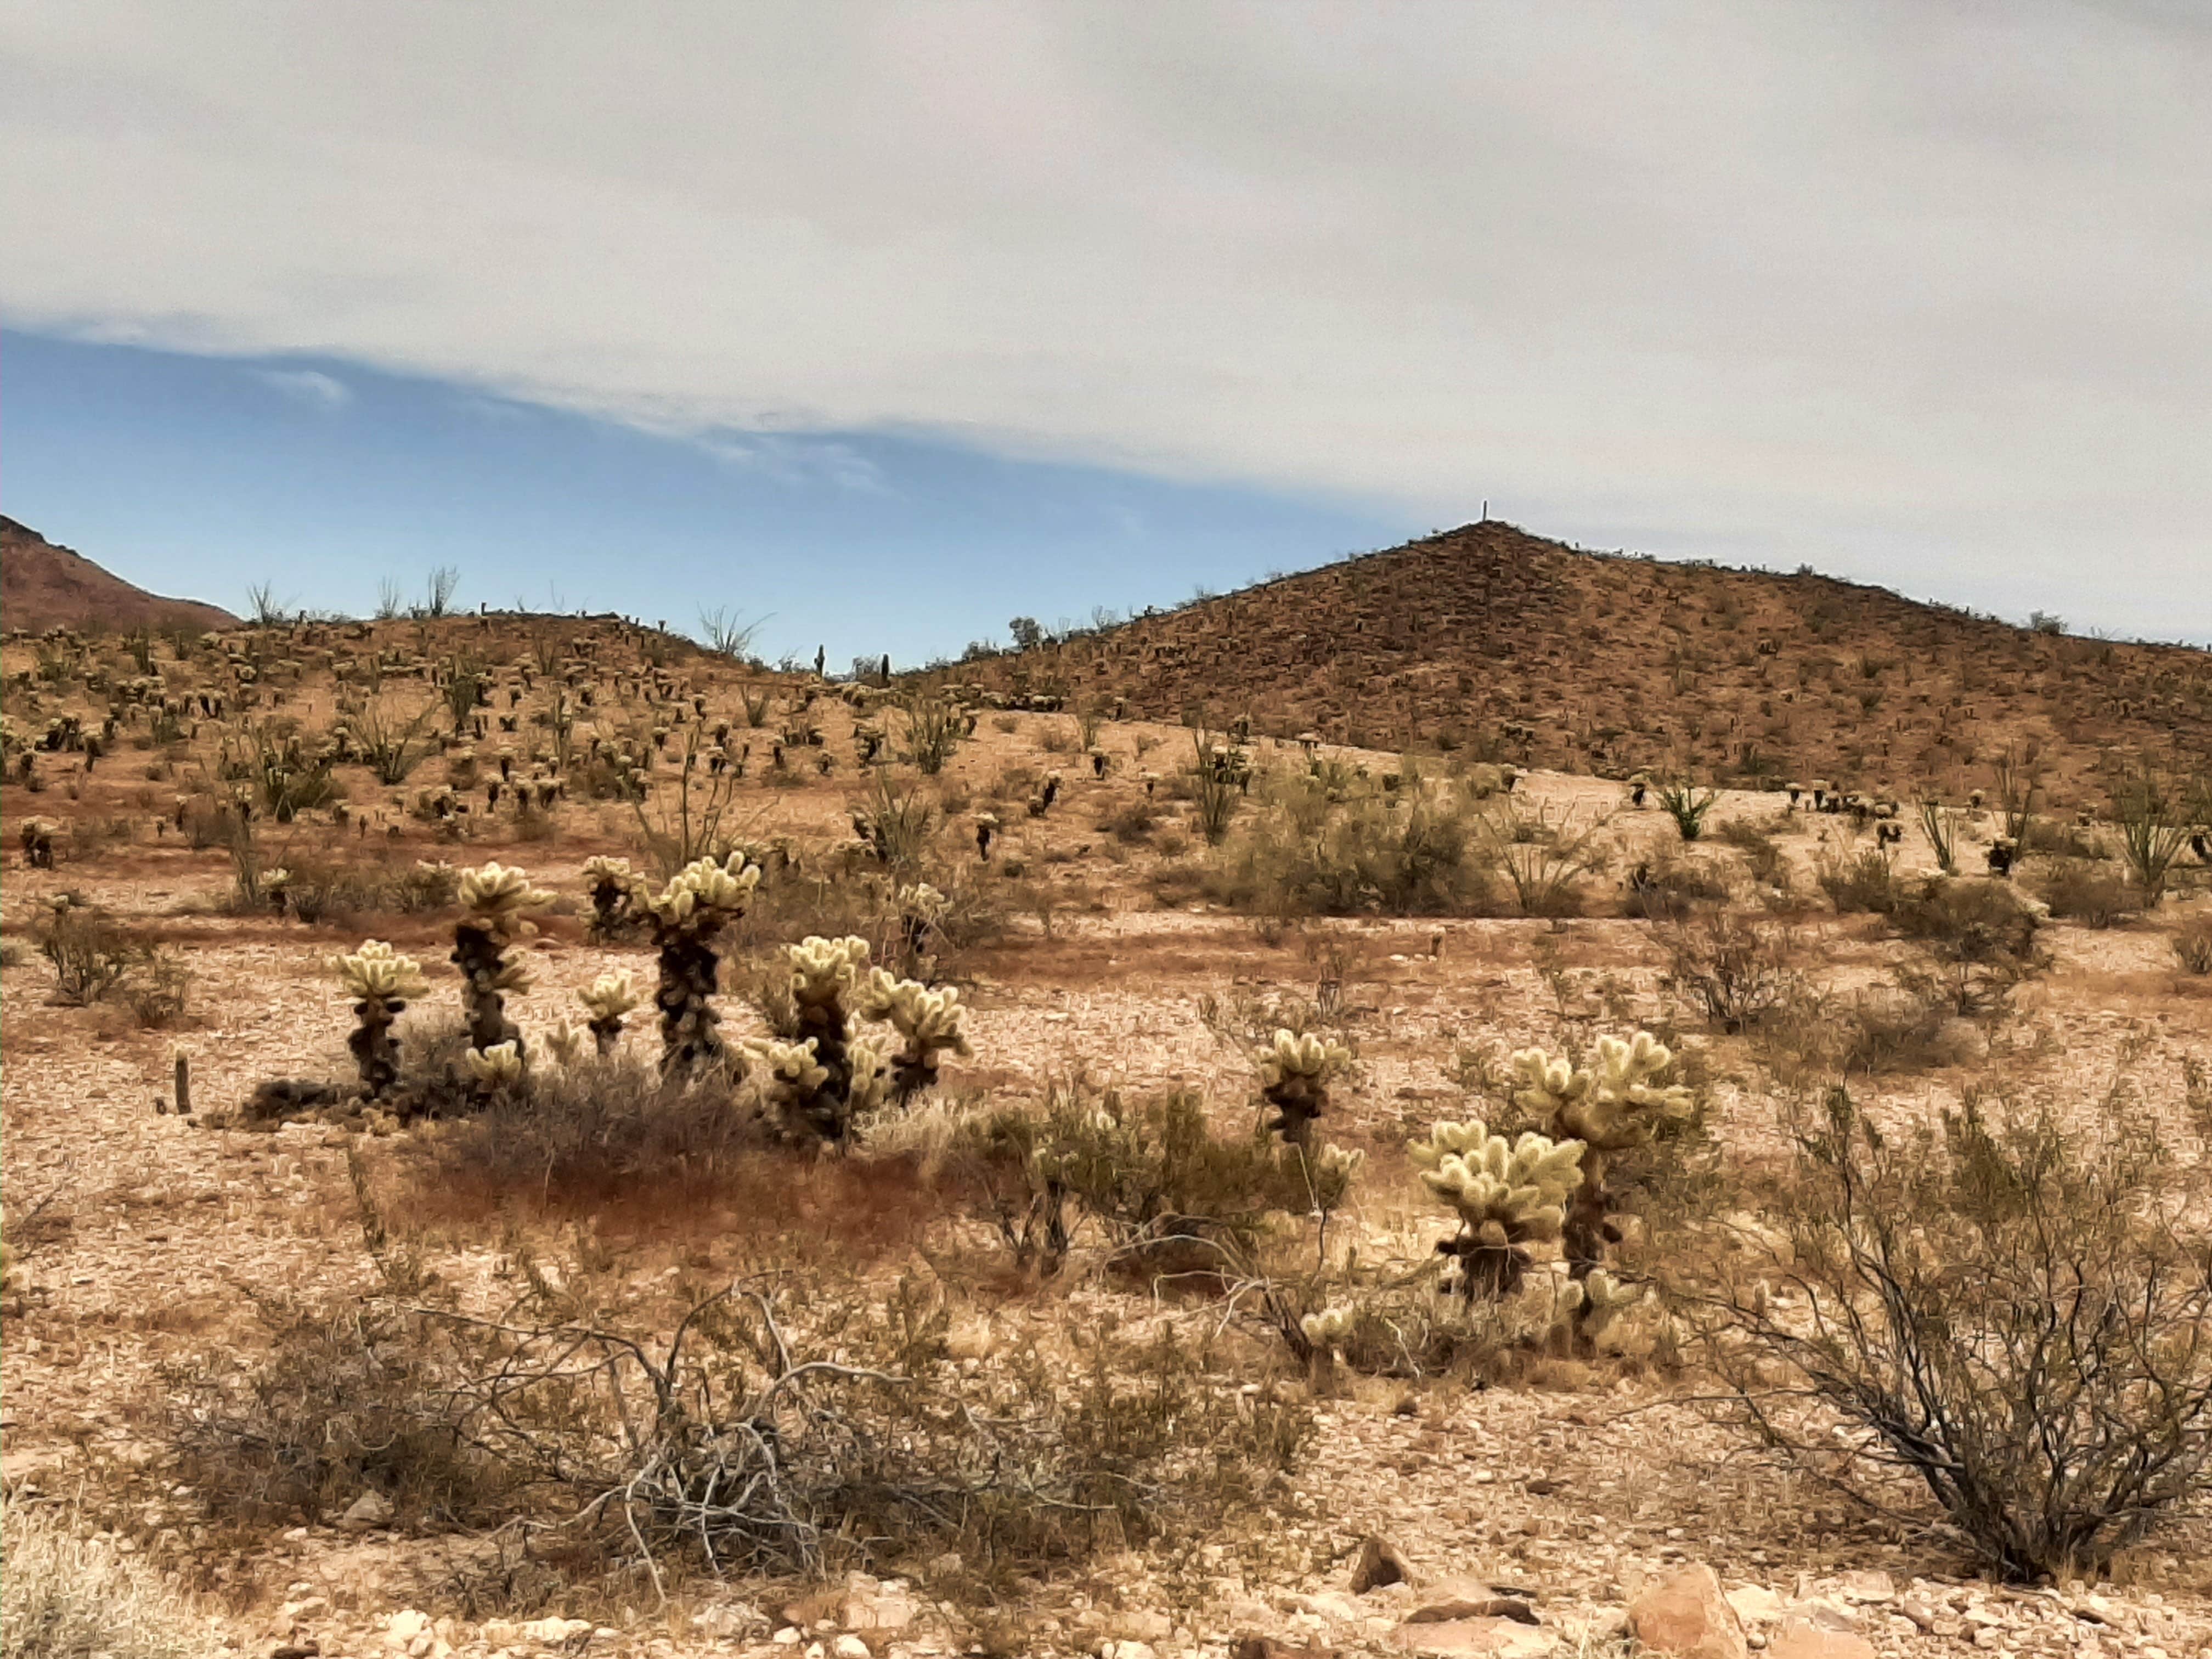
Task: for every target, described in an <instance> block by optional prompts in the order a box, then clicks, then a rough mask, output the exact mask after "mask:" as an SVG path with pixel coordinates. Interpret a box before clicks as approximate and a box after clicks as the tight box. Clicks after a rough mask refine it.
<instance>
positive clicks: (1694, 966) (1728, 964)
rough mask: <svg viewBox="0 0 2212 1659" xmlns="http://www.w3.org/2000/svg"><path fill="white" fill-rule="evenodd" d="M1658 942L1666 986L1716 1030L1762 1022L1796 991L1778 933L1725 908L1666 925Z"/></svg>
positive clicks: (1729, 1030) (1733, 1029) (1732, 1031)
mask: <svg viewBox="0 0 2212 1659" xmlns="http://www.w3.org/2000/svg"><path fill="white" fill-rule="evenodd" d="M1660 942H1661V944H1662V945H1663V946H1664V948H1665V950H1666V951H1667V983H1668V988H1670V989H1671V990H1672V991H1673V992H1674V994H1675V995H1677V996H1679V997H1680V998H1682V999H1683V1000H1685V1001H1686V1002H1688V1003H1689V1004H1691V1005H1692V1006H1693V1007H1695V1008H1696V1009H1697V1010H1698V1011H1699V1012H1700V1013H1702V1014H1703V1015H1704V1016H1705V1018H1706V1020H1707V1021H1708V1022H1710V1023H1711V1025H1712V1027H1713V1028H1714V1029H1715V1030H1719V1031H1724V1032H1727V1033H1729V1034H1730V1035H1731V1036H1733V1035H1735V1034H1737V1033H1740V1032H1742V1031H1747V1030H1750V1029H1751V1028H1752V1027H1753V1026H1755V1025H1759V1024H1764V1023H1765V1021H1767V1020H1768V1019H1770V1018H1772V1017H1773V1015H1774V1014H1775V1013H1776V1012H1778V1010H1779V1009H1780V1008H1781V1007H1782V1006H1783V1005H1784V1002H1785V1001H1787V1000H1789V999H1790V997H1791V996H1792V995H1795V994H1798V993H1799V989H1800V987H1799V981H1798V976H1797V975H1796V972H1795V970H1794V969H1792V968H1791V967H1790V960H1789V953H1788V951H1787V950H1786V949H1785V947H1784V943H1783V937H1782V935H1781V934H1780V933H1778V932H1776V931H1774V930H1772V929H1768V928H1762V927H1759V926H1758V925H1757V924H1755V923H1753V922H1747V921H1742V920H1741V919H1740V918H1738V917H1735V916H1732V915H1729V914H1727V913H1726V912H1725V911H1722V912H1716V913H1714V914H1712V915H1708V916H1707V917H1705V920H1704V921H1701V922H1697V923H1692V924H1687V925H1683V926H1678V927H1670V928H1668V929H1667V930H1666V931H1665V933H1662V935H1661V939H1660Z"/></svg>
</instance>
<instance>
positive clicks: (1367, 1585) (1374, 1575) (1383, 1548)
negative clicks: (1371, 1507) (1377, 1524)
mask: <svg viewBox="0 0 2212 1659" xmlns="http://www.w3.org/2000/svg"><path fill="white" fill-rule="evenodd" d="M1410 1583H1413V1569H1412V1568H1411V1567H1409V1566H1407V1565H1406V1558H1405V1557H1404V1556H1403V1555H1401V1554H1400V1553H1398V1547H1397V1546H1396V1545H1395V1544H1393V1543H1392V1542H1391V1541H1389V1539H1387V1538H1384V1537H1383V1536H1382V1535H1381V1534H1378V1533H1370V1534H1368V1535H1367V1541H1366V1542H1364V1543H1363V1544H1362V1545H1360V1547H1359V1559H1358V1563H1357V1564H1356V1565H1354V1566H1353V1567H1352V1594H1353V1595H1366V1594H1367V1592H1368V1591H1370V1590H1371V1589H1376V1588H1377V1587H1378V1586H1380V1585H1383V1584H1410Z"/></svg>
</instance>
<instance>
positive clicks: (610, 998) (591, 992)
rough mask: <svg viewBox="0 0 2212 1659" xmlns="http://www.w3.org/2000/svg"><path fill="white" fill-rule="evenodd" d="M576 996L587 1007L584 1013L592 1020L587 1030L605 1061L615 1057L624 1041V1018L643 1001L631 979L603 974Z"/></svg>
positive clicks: (619, 975) (618, 974) (618, 975)
mask: <svg viewBox="0 0 2212 1659" xmlns="http://www.w3.org/2000/svg"><path fill="white" fill-rule="evenodd" d="M577 1000H579V1001H580V1002H581V1003H582V1004H583V1005H584V1012H586V1013H587V1014H589V1015H590V1016H591V1017H592V1018H591V1019H590V1021H589V1023H588V1026H587V1029H588V1030H590V1031H591V1034H592V1044H593V1046H594V1047H595V1048H596V1049H597V1050H598V1052H599V1057H600V1058H601V1059H602V1060H604V1059H605V1058H606V1057H607V1056H608V1055H610V1054H613V1053H614V1051H615V1045H616V1044H617V1042H621V1041H622V1032H623V1015H625V1014H628V1013H629V1012H632V1011H633V1010H635V1008H636V1007H637V1006H638V1005H639V1004H640V1003H641V1002H642V1001H643V1000H644V998H643V997H642V996H641V994H639V992H638V988H637V986H636V985H635V983H634V982H633V981H631V979H630V976H629V975H628V974H625V973H619V972H617V973H611V974H601V975H599V977H598V978H597V979H595V980H593V981H592V983H591V988H590V989H588V990H585V991H580V992H578V993H577Z"/></svg>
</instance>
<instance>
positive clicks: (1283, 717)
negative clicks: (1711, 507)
mask: <svg viewBox="0 0 2212 1659" xmlns="http://www.w3.org/2000/svg"><path fill="white" fill-rule="evenodd" d="M956 672H957V677H958V678H963V679H965V680H969V681H975V682H980V683H981V684H984V685H986V686H988V687H991V688H994V689H996V690H1004V691H1021V690H1028V691H1040V692H1050V691H1056V692H1060V693H1062V694H1065V695H1068V696H1075V697H1079V698H1088V699H1096V700H1101V701H1110V700H1111V699H1113V698H1115V697H1119V698H1121V699H1124V700H1125V703H1126V707H1127V712H1129V713H1130V714H1134V715H1141V716H1145V717H1149V718H1154V719H1170V720H1172V719H1176V718H1184V719H1191V720H1206V721H1207V722H1210V723H1212V724H1213V725H1215V726H1221V725H1225V724H1226V723H1227V722H1229V721H1231V720H1235V719H1237V718H1238V717H1240V716H1249V718H1250V719H1251V720H1252V722H1253V725H1254V727H1255V730H1257V731H1261V732H1272V733H1274V734H1276V735H1279V736H1290V735H1294V734H1296V733H1298V732H1305V731H1309V730H1310V731H1312V732H1317V733H1319V734H1320V735H1321V736H1322V738H1326V739H1328V740H1329V741H1333V742H1343V743H1352V744H1361V745H1364V746H1368V747H1376V748H1396V747H1401V746H1405V745H1407V744H1422V745H1441V746H1443V747H1444V748H1446V749H1450V750H1459V751H1462V752H1469V753H1475V754H1479V755H1481V756H1484V757H1492V758H1501V759H1511V760H1516V761H1519V762H1522V763H1527V764H1531V765H1537V766H1545V767H1555V768H1560V769H1569V770H1573V771H1579V772H1597V773H1601V774H1608V775H1626V774H1627V773H1629V772H1632V771H1634V770H1637V769H1660V768H1670V769H1686V770H1688V771H1690V772H1692V773H1693V774H1694V775H1698V776H1699V777H1700V778H1710V779H1712V780H1716V781H1718V780H1727V781H1730V782H1735V783H1743V784H1756V783H1757V782H1759V781H1785V780H1788V779H1793V778H1794V779H1799V780H1803V781H1811V780H1813V779H1816V778H1824V779H1830V780H1833V781H1838V782H1839V783H1841V782H1844V781H1849V782H1850V785H1851V786H1852V787H1865V788H1887V789H1895V790H1905V789H1909V788H1912V787H1916V786H1934V787H1944V788H1967V787H1973V786H1974V785H1976V784H1978V783H1984V782H1986V781H1988V780H1987V773H1988V767H1989V763H1990V761H1991V760H1992V759H1993V758H1994V757H1997V756H1999V755H2001V754H2002V753H2003V752H2004V751H2005V750H2008V749H2018V750H2027V749H2028V748H2031V747H2032V748H2033V749H2035V750H2039V753H2040V755H2041V757H2042V764H2043V767H2044V769H2045V775H2046V777H2047V778H2048V780H2049V781H2050V783H2051V787H2052V788H2053V791H2054V798H2062V797H2064V796H2067V795H2069V793H2079V794H2080V795H2081V796H2082V797H2083V798H2084V799H2090V798H2094V797H2095V796H2097V795H2098V794H2100V793H2101V787H2100V786H2101V782H2102V781H2104V780H2105V779H2106V777H2107V776H2108V775H2109V774H2110V772H2111V771H2112V769H2113V768H2114V767H2115V766H2117V765H2119V764H2123V763H2125V762H2126V761H2128V760H2129V759H2130V758H2131V757H2136V756H2148V757H2155V758H2157V759H2159V760H2160V762H2162V763H2177V764H2180V765H2183V766H2185V767H2191V768H2194V767H2199V766H2203V765H2204V764H2206V763H2208V762H2212V653H2206V652H2203V651H2200V650H2195V649H2191V648H2189V647H2179V646H2149V645H2123V644H2118V643H2114V642H2112V641H2103V640H2094V639H2078V638H2072V637H2067V636H2063V635H2058V634H2056V633H2044V632H2039V631H2036V630H2033V629H2023V628H2016V627H2013V626H2010V625H2008V624H2007V623H2002V622H1998V621H1996V620H1993V619H1990V618H1987V617H1977V616H1973V615H1972V614H1970V613H1968V612H1966V611H1954V610H1951V609H1948V607H1944V606H1941V605H1925V604H1922V603H1919V602H1917V601H1915V600H1911V599H1905V598H1902V597H1900V596H1899V595H1898V594H1895V593H1893V592H1889V591H1888V590H1887V589H1885V588H1879V587H1869V586H1860V585H1858V584H1856V583H1852V582H1847V581H1841V580H1836V579H1835V578H1832V577H1828V576H1820V575H1814V574H1809V573H1806V574H1797V575H1794V576H1784V575H1776V574H1770V573H1766V572H1762V571H1749V570H1731V569H1722V568H1717V567H1714V566H1711V565H1705V564H1670V563H1662V562H1656V561H1653V560H1650V559H1646V558H1638V557H1628V556H1605V555H1599V554H1592V553H1586V552H1582V551H1579V550H1575V549H1572V548H1569V547H1567V546H1565V545H1564V544H1560V543H1558V542H1553V541H1547V540H1544V539H1542V538H1539V537H1535V536H1531V535H1529V534H1528V533H1527V532H1524V531H1522V530H1519V529H1516V528H1515V527H1514V526H1510V525H1508V524H1504V523H1499V522H1494V521H1493V522H1489V523H1483V524H1475V525H1468V526H1464V527H1462V528H1461V529H1458V530H1453V531H1448V532H1444V533H1443V534H1441V535H1437V536H1432V537H1429V538H1425V539H1424V540H1421V541H1417V542H1412V543H1409V544H1407V545H1406V546H1404V547H1400V548H1394V549H1392V550H1389V551H1388V552H1383V553H1376V554H1371V555H1369V556H1364V557H1362V558H1357V559H1352V560H1349V561H1346V562H1344V563H1341V564H1335V565H1331V566H1328V567H1327V568H1322V569H1320V570H1315V571H1310V572H1307V573H1305V574H1301V575H1296V576H1289V577H1285V578H1283V579H1281V580H1277V581H1273V582H1269V583H1267V584H1265V585H1264V586H1258V587H1254V588H1249V589H1247V590H1245V591H1243V592H1239V593H1234V594H1231V595H1229V596H1227V597H1226V598H1222V599H1209V600H1206V601H1203V602H1201V603H1199V604H1196V605H1190V606H1188V607H1187V608H1185V609H1182V610H1179V611H1172V612H1168V613H1164V614H1158V615H1154V616H1150V617H1140V618H1139V619H1137V620H1135V621H1133V622H1131V623H1127V624H1126V625H1125V626H1122V627H1120V628H1117V629H1111V630H1109V631H1106V632H1103V633H1100V634H1097V635H1089V636H1085V637H1082V638H1078V639H1073V640H1069V641H1064V642H1062V643H1060V644H1056V645H1045V646H1042V647H1037V648H1036V649H1033V650H1030V651H1026V652H1021V653H1009V654H1007V655H1006V656H1002V657H998V658H994V659H986V660H982V661H976V662H969V663H963V664H962V665H960V667H959V668H958V670H957V671H956Z"/></svg>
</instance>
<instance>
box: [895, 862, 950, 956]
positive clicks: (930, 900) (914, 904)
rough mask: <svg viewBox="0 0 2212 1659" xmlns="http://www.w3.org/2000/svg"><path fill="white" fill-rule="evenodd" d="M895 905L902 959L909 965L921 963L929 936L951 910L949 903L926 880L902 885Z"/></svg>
mask: <svg viewBox="0 0 2212 1659" xmlns="http://www.w3.org/2000/svg"><path fill="white" fill-rule="evenodd" d="M895 902H896V904H897V906H898V914H899V935H900V938H901V939H902V940H903V942H904V943H905V945H906V960H907V963H908V965H909V966H911V965H913V964H915V963H919V962H920V961H921V957H922V953H923V951H926V950H927V948H928V945H929V936H930V934H931V933H933V932H935V931H936V929H937V927H938V925H939V923H941V922H942V921H944V920H945V912H946V911H947V910H949V909H951V900H949V899H947V898H946V897H945V895H944V894H942V893H940V892H939V891H938V890H937V889H935V888H934V887H932V886H931V885H930V884H928V883H927V882H926V881H916V882H908V883H907V884H903V885H902V886H901V887H900V888H899V890H898V892H897V895H896V900H895Z"/></svg>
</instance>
